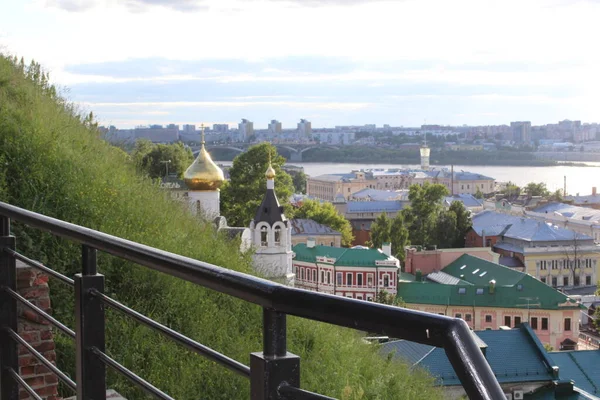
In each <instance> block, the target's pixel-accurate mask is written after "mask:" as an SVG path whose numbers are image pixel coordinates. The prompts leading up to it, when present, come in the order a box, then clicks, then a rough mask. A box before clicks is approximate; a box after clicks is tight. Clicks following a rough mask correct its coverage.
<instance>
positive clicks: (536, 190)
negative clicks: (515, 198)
mask: <svg viewBox="0 0 600 400" xmlns="http://www.w3.org/2000/svg"><path fill="white" fill-rule="evenodd" d="M523 189H524V190H525V193H527V194H528V195H529V196H543V197H545V196H549V195H550V191H549V190H548V188H547V187H546V184H545V183H544V182H540V183H535V182H529V183H528V184H527V185H526V186H525V187H524V188H523Z"/></svg>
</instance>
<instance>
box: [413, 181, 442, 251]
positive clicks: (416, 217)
mask: <svg viewBox="0 0 600 400" xmlns="http://www.w3.org/2000/svg"><path fill="white" fill-rule="evenodd" d="M447 195H448V189H446V187H445V186H443V185H440V184H437V183H436V184H430V183H428V182H425V183H424V184H423V186H420V185H412V186H411V187H410V189H409V193H408V199H409V200H410V206H409V207H407V208H405V209H404V210H402V216H403V217H404V220H405V221H406V223H407V225H408V232H409V238H410V242H411V243H413V244H421V245H427V244H430V243H432V241H433V240H435V227H436V221H437V218H438V216H439V214H440V212H441V211H442V209H443V206H442V199H443V198H444V196H447Z"/></svg>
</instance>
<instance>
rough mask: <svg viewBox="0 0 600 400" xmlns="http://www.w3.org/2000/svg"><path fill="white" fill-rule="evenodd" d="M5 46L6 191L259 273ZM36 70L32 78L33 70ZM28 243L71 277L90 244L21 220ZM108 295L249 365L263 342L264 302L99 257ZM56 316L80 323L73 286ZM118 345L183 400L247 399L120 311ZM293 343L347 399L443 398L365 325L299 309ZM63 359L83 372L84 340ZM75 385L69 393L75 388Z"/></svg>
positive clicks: (317, 382)
mask: <svg viewBox="0 0 600 400" xmlns="http://www.w3.org/2000/svg"><path fill="white" fill-rule="evenodd" d="M36 68H38V67H36V66H33V67H32V68H31V70H30V73H29V74H28V73H27V68H25V69H23V68H20V67H19V66H18V65H17V64H16V63H15V62H14V61H13V60H11V59H9V58H7V57H4V56H0V165H1V167H0V199H1V200H2V201H7V202H9V203H11V204H14V205H16V206H19V207H23V208H26V209H29V210H32V211H35V212H38V213H42V214H45V215H49V216H52V217H55V218H59V219H62V220H65V221H69V222H73V223H76V224H80V225H83V226H86V227H89V228H93V229H97V230H99V231H102V232H107V233H110V234H113V235H117V236H120V237H123V238H126V239H130V240H134V241H137V242H140V243H144V244H147V245H150V246H154V247H157V248H160V249H164V250H168V251H171V252H174V253H178V254H182V255H185V256H189V257H192V258H195V259H198V260H203V261H207V262H210V263H214V264H217V265H221V266H225V267H227V268H231V269H235V270H237V271H242V272H245V273H251V272H252V271H251V269H250V260H249V257H248V256H243V255H240V254H239V252H238V251H237V250H236V247H235V243H231V242H228V241H226V240H224V239H223V238H221V237H219V236H217V235H215V233H214V231H213V230H212V228H211V227H210V226H206V225H203V224H202V223H199V222H198V221H197V220H195V219H194V218H193V217H191V216H190V215H188V214H187V213H186V212H185V211H184V210H183V208H182V207H179V206H178V205H177V204H175V203H174V202H173V201H171V200H169V199H168V198H167V196H166V195H165V193H164V192H161V191H160V189H159V188H158V187H157V186H156V185H155V184H153V182H152V181H150V180H149V179H147V178H144V177H143V176H140V175H139V174H138V173H137V172H136V170H135V167H134V165H133V164H132V163H131V161H130V160H129V159H128V156H127V154H126V153H124V152H123V151H122V150H120V149H118V148H115V147H112V146H110V145H109V144H107V143H105V142H104V141H102V140H100V139H99V138H98V136H97V134H96V132H95V130H94V129H90V128H89V124H85V123H83V119H82V118H80V117H79V116H78V114H77V111H76V108H75V107H73V106H72V105H70V104H68V103H67V102H65V101H64V100H62V99H61V98H60V97H58V96H56V95H55V94H54V91H53V89H52V88H49V87H48V86H47V85H46V84H45V83H44V82H42V79H41V78H40V76H39V75H40V74H39V70H38V71H37V73H36ZM27 75H29V76H27ZM13 227H14V233H15V235H16V236H17V247H18V250H19V251H20V252H22V253H24V254H26V255H28V256H30V257H32V258H35V259H39V260H41V261H42V262H44V263H47V265H49V266H50V267H52V268H54V269H56V270H59V271H61V272H63V273H66V274H68V275H72V274H74V273H75V272H77V271H78V270H79V268H80V247H79V246H77V245H74V244H72V243H68V242H67V241H64V240H62V239H59V238H55V237H53V236H51V235H50V234H46V233H41V232H39V231H36V230H32V229H29V228H27V227H25V226H23V225H21V224H18V223H15V224H14V225H13ZM99 270H100V272H101V273H103V274H105V276H106V287H107V293H108V294H109V295H111V296H113V297H114V298H116V299H118V300H119V301H122V302H123V303H125V304H127V305H129V306H131V307H133V308H135V309H137V310H138V311H140V312H143V313H145V314H147V315H149V316H150V317H152V318H154V319H156V320H158V321H160V322H162V323H165V324H167V325H168V326H170V327H172V328H174V329H176V330H178V331H181V332H183V333H184V334H186V335H188V336H190V337H192V338H194V339H196V340H198V341H199V342H201V343H203V344H206V345H208V346H210V347H212V348H214V349H216V350H218V351H220V352H223V353H225V354H227V355H228V356H230V357H233V358H235V359H237V360H239V361H241V362H243V363H245V364H248V363H249V358H250V353H251V352H254V351H260V350H261V346H262V344H261V343H262V333H261V316H262V312H261V309H260V307H258V306H255V305H252V304H249V303H246V302H243V301H240V300H237V299H235V298H232V297H229V296H226V295H222V294H220V293H217V292H214V291H210V290H207V289H204V288H201V287H198V286H195V285H192V284H190V283H187V282H184V281H181V280H178V279H175V278H171V277H168V276H165V275H163V274H160V273H158V272H154V271H151V270H148V269H146V268H142V267H139V266H136V265H133V264H131V263H129V262H125V261H122V260H119V259H116V258H114V257H111V256H108V255H106V254H100V255H99ZM51 294H52V301H53V308H54V314H55V315H56V316H57V317H58V318H59V319H60V320H62V321H63V322H65V323H67V325H70V326H73V325H74V318H73V293H72V289H71V288H68V287H65V286H64V285H62V284H61V283H59V282H55V281H51ZM107 315H108V317H107V348H108V352H109V354H110V355H112V356H113V357H114V358H115V359H117V360H119V361H120V362H122V363H123V364H124V365H125V366H126V367H128V368H130V369H132V370H133V371H135V372H137V373H138V374H140V375H141V376H142V377H144V378H145V379H147V380H149V381H150V382H152V383H153V384H154V385H156V386H158V387H160V388H161V389H163V390H165V391H166V392H167V393H169V394H170V395H172V396H173V397H175V398H178V399H247V398H249V382H248V380H246V379H244V378H241V377H239V376H237V375H235V374H233V373H231V372H228V371H227V370H226V369H224V368H222V367H220V366H218V365H216V364H214V363H212V362H210V361H207V360H206V359H204V358H202V357H200V356H198V355H195V354H192V353H190V352H189V351H186V350H184V349H182V348H181V347H178V346H177V345H174V344H173V343H171V342H170V341H168V340H166V339H164V338H163V337H161V336H160V335H158V334H156V333H154V332H152V331H150V330H148V329H147V328H145V327H143V326H141V325H139V324H136V323H134V322H132V321H131V320H129V319H126V318H124V317H122V316H120V315H117V314H115V313H114V312H108V314H107ZM288 333H289V335H288V348H289V351H291V352H293V353H295V354H298V355H299V356H301V358H302V361H301V364H302V387H303V388H306V389H308V390H313V391H318V392H319V393H323V394H327V395H330V396H334V397H338V398H342V399H433V398H438V397H439V395H440V392H439V390H438V389H435V388H432V387H431V385H432V380H431V379H430V378H429V377H427V376H426V375H424V374H422V373H415V374H411V373H409V372H408V371H407V367H406V366H405V365H403V364H399V363H393V362H390V361H388V360H386V359H384V358H382V357H380V356H379V355H378V354H377V352H376V351H375V349H374V348H373V347H372V346H369V345H365V344H363V343H362V342H361V341H360V334H359V332H356V331H352V330H349V329H343V328H338V327H334V326H331V325H328V324H323V323H317V322H313V321H308V320H303V319H298V318H289V322H288ZM56 341H57V346H58V347H57V352H58V363H59V366H60V367H61V369H63V370H65V371H68V372H69V373H70V374H73V368H74V346H73V343H72V342H71V341H70V339H68V338H65V337H63V336H61V335H60V334H57V335H56ZM108 386H109V387H111V388H115V389H116V390H117V391H119V392H121V393H122V394H123V395H125V396H126V397H127V398H129V399H139V398H146V396H145V395H144V394H143V393H141V392H140V391H138V390H137V389H135V388H132V386H131V385H130V384H129V383H128V382H127V381H125V380H124V378H121V377H120V376H117V375H116V374H113V373H110V374H109V382H108ZM65 394H69V393H68V391H66V390H65Z"/></svg>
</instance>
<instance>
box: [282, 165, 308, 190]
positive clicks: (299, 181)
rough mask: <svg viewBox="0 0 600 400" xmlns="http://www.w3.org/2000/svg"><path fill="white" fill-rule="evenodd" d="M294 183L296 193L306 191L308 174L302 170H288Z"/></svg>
mask: <svg viewBox="0 0 600 400" xmlns="http://www.w3.org/2000/svg"><path fill="white" fill-rule="evenodd" d="M286 172H287V173H288V174H289V175H290V176H291V177H292V182H293V183H294V193H302V194H304V193H306V174H305V173H304V172H302V171H291V170H288V171H286Z"/></svg>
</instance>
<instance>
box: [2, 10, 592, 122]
mask: <svg viewBox="0 0 600 400" xmlns="http://www.w3.org/2000/svg"><path fill="white" fill-rule="evenodd" d="M5 3H9V2H5ZM10 3H12V4H2V5H0V51H5V52H8V53H11V54H16V55H18V56H24V57H25V58H26V59H27V60H29V59H31V58H34V59H35V60H36V61H39V62H41V63H42V65H43V66H44V67H46V68H47V69H48V70H49V71H50V73H51V78H52V80H53V82H55V83H56V84H58V85H59V86H61V87H68V88H69V90H68V91H66V92H65V94H66V96H67V97H68V98H69V99H70V100H73V101H75V102H78V103H80V104H81V107H82V109H83V110H92V111H94V113H95V114H96V115H97V116H98V118H99V122H100V123H101V124H104V125H115V126H119V127H123V128H127V127H133V126H135V125H140V124H163V125H165V124H168V123H178V124H184V123H190V124H197V125H199V124H200V122H202V121H204V122H205V123H206V124H208V125H212V124H213V123H228V124H230V125H236V124H237V123H239V120H240V119H241V118H242V117H243V118H247V119H249V120H250V121H254V122H256V123H257V124H258V125H259V126H262V125H263V121H264V125H265V126H266V125H267V124H268V121H270V120H272V119H277V120H278V121H280V122H281V123H282V124H283V126H284V128H285V127H286V126H287V127H293V126H295V125H296V124H297V122H298V120H299V119H300V118H306V119H307V120H309V121H311V122H312V123H313V126H315V127H333V126H335V125H364V124H369V123H376V124H378V125H380V124H389V125H392V126H420V125H421V124H423V123H424V121H425V120H426V121H427V123H435V124H440V125H463V124H467V125H471V126H473V125H500V124H509V123H510V122H511V121H520V120H527V121H531V122H532V125H540V124H546V123H556V122H557V121H558V120H562V119H577V120H582V121H594V120H596V119H597V118H596V111H595V107H594V104H595V97H596V93H597V92H598V91H599V90H600V80H599V79H598V78H597V74H596V65H597V64H598V61H599V58H600V55H598V54H596V53H595V52H594V51H593V48H594V47H593V37H594V35H595V31H594V26H595V24H594V22H595V21H594V15H598V11H600V4H599V3H598V2H595V1H588V0H583V1H565V0H535V1H530V2H527V3H526V4H522V2H518V1H507V2H503V3H502V4H492V3H485V2H478V1H474V0H460V1H458V2H453V3H452V4H448V3H447V2H443V1H440V0H427V1H420V2H419V1H413V0H403V1H393V0H388V1H373V2H366V1H361V0H353V1H341V0H337V1H330V2H324V1H321V2H319V1H303V2H300V1H291V0H290V1H284V0H268V1H262V0H253V1H245V2H244V1H240V0H223V1H218V2H217V1H215V0H203V1H194V0H180V1H168V2H167V1H160V0H129V1H126V2H117V1H115V0H90V1H86V2H78V1H74V0H31V1H24V2H10Z"/></svg>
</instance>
